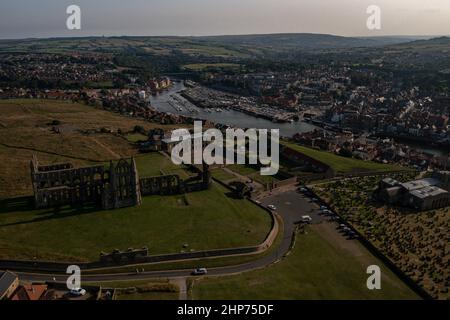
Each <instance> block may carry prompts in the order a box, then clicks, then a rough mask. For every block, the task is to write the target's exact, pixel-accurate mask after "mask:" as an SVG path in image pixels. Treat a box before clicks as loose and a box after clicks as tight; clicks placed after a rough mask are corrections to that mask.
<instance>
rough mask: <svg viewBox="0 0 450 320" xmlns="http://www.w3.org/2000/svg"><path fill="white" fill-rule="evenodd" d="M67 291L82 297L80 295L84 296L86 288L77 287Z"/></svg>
mask: <svg viewBox="0 0 450 320" xmlns="http://www.w3.org/2000/svg"><path fill="white" fill-rule="evenodd" d="M69 293H70V294H71V295H72V296H76V297H82V296H84V295H85V294H86V290H84V289H81V288H78V289H72V290H70V291H69Z"/></svg>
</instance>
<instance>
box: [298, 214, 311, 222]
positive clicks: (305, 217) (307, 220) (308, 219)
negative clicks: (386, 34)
mask: <svg viewBox="0 0 450 320" xmlns="http://www.w3.org/2000/svg"><path fill="white" fill-rule="evenodd" d="M300 222H302V223H311V222H312V218H311V217H310V216H302V219H301V220H300Z"/></svg>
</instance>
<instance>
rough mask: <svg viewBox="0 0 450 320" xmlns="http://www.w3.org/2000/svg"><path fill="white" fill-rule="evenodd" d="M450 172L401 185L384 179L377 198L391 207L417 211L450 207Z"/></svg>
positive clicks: (389, 179)
mask: <svg viewBox="0 0 450 320" xmlns="http://www.w3.org/2000/svg"><path fill="white" fill-rule="evenodd" d="M449 177H450V172H436V173H434V174H433V176H432V177H431V178H425V179H420V180H415V181H409V182H405V183H401V182H399V181H397V180H395V179H392V178H386V179H383V180H382V181H381V182H380V184H379V186H378V189H377V191H376V195H377V197H378V198H379V199H380V200H382V201H384V202H386V203H389V204H391V205H401V206H407V207H411V208H414V209H417V210H421V211H423V210H433V209H439V208H443V207H447V206H449V205H450V192H449V191H448V190H449V181H450V178H449Z"/></svg>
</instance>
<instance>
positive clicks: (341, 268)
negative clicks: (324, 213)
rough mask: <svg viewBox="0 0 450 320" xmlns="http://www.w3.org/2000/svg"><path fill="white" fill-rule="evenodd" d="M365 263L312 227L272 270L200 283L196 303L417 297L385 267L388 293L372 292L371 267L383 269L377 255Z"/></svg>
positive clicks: (194, 294) (384, 290)
mask: <svg viewBox="0 0 450 320" xmlns="http://www.w3.org/2000/svg"><path fill="white" fill-rule="evenodd" d="M366 260H367V261H364V262H362V261H360V260H359V259H356V258H355V257H354V256H353V255H351V254H349V252H348V251H346V250H344V249H342V248H339V247H336V246H333V245H332V244H331V243H330V242H328V241H327V240H325V239H324V238H323V237H322V235H321V234H320V233H318V232H317V231H315V230H314V229H309V230H308V233H307V234H299V235H298V237H297V241H296V245H295V248H294V249H293V251H292V252H291V254H290V255H289V256H288V257H287V258H285V259H284V260H282V261H281V262H279V263H277V264H275V265H272V266H270V267H268V268H265V269H261V270H256V271H251V272H247V273H243V274H241V275H236V276H227V277H219V278H203V279H201V280H199V281H197V282H195V284H194V287H193V290H192V292H191V296H192V298H193V299H257V300H260V299H333V300H335V299H336V300H337V299H417V296H416V295H415V294H414V293H413V292H411V291H410V290H409V289H408V288H407V287H406V286H405V285H404V284H403V283H402V282H400V281H399V280H398V279H397V278H396V276H394V275H393V274H392V273H391V272H389V271H388V270H387V269H386V268H383V267H382V289H381V290H373V291H371V290H368V289H367V287H366V280H367V277H368V275H367V274H366V268H367V266H368V265H370V264H377V265H379V266H380V267H381V266H382V264H381V262H379V261H378V260H376V259H375V258H373V257H372V256H371V255H369V257H367V258H366Z"/></svg>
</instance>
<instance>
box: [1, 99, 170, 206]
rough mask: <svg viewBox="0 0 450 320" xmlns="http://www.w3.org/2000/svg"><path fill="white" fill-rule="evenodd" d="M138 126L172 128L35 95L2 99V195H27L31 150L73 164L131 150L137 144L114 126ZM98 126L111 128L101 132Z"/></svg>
mask: <svg viewBox="0 0 450 320" xmlns="http://www.w3.org/2000/svg"><path fill="white" fill-rule="evenodd" d="M55 120H57V121H59V123H60V124H59V125H58V127H59V129H60V133H55V132H53V131H52V127H53V125H51V124H52V122H53V121H55ZM136 125H139V126H142V127H143V128H145V129H151V128H155V127H158V128H172V127H171V126H163V125H159V124H155V123H150V122H146V121H141V120H136V119H131V118H126V117H121V116H120V115H117V114H114V113H111V112H107V111H103V110H99V109H95V108H93V107H89V106H86V105H82V104H78V103H71V102H65V101H55V100H37V99H15V100H2V101H0V162H1V163H2V166H1V170H0V186H1V187H0V199H5V198H10V197H17V196H25V195H30V194H31V192H32V190H31V181H30V160H31V158H32V156H33V154H36V155H37V157H38V159H39V161H40V162H41V163H43V164H51V163H57V162H71V163H72V164H73V165H74V166H84V165H89V164H91V163H93V162H94V163H95V162H97V163H101V162H107V161H109V160H114V159H119V158H121V157H131V156H133V155H135V154H136V152H137V151H136V148H135V147H134V146H133V145H132V144H131V143H130V142H129V141H127V139H126V138H124V137H122V136H120V135H118V134H117V131H118V130H119V129H120V130H121V131H122V132H129V131H132V130H133V128H134V127H135V126H136ZM102 129H107V130H110V131H111V133H102V132H101V131H102ZM103 131H104V130H103Z"/></svg>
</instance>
